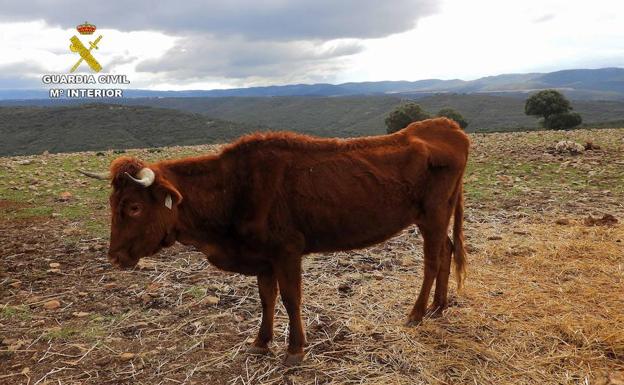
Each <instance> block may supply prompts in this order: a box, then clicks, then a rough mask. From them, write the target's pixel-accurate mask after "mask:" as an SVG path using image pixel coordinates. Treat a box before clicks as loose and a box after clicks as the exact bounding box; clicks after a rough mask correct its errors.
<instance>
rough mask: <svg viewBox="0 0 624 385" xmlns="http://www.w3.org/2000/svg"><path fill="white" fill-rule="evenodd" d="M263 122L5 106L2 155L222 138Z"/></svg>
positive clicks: (129, 109) (107, 108)
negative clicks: (245, 122)
mask: <svg viewBox="0 0 624 385" xmlns="http://www.w3.org/2000/svg"><path fill="white" fill-rule="evenodd" d="M261 128H262V127H260V126H252V125H246V124H242V123H234V122H227V121H223V120H219V119H210V118H207V117H206V116H204V115H198V114H191V113H187V112H181V111H176V110H172V109H164V108H152V107H144V106H121V105H109V104H93V105H89V104H87V105H78V106H66V107H53V108H44V107H0V137H2V141H0V156H7V155H27V154H39V153H42V152H44V151H49V152H51V153H56V152H75V151H87V150H107V149H127V148H138V147H161V146H171V145H190V144H202V143H221V142H226V141H229V140H231V139H233V138H236V137H238V136H240V135H241V133H246V132H251V131H256V130H258V129H261Z"/></svg>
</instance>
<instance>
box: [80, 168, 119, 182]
mask: <svg viewBox="0 0 624 385" xmlns="http://www.w3.org/2000/svg"><path fill="white" fill-rule="evenodd" d="M76 171H78V172H79V173H81V174H82V175H86V176H88V177H89V178H95V179H100V180H108V179H110V176H111V175H110V172H101V173H100V172H90V171H83V170H76Z"/></svg>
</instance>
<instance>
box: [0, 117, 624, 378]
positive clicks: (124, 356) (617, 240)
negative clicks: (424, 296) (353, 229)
mask: <svg viewBox="0 0 624 385" xmlns="http://www.w3.org/2000/svg"><path fill="white" fill-rule="evenodd" d="M564 139H565V140H572V141H575V142H578V143H580V144H585V143H586V142H587V141H593V143H594V144H595V145H598V146H600V148H599V149H592V150H587V151H583V152H582V153H580V154H576V155H573V154H570V153H563V154H558V153H553V151H552V150H551V149H550V147H551V146H552V145H554V143H555V142H557V141H559V140H564ZM472 141H473V151H472V154H471V161H470V165H469V169H468V172H467V174H466V177H465V181H466V204H467V211H466V223H465V233H466V237H467V246H468V261H469V271H468V278H467V281H466V289H465V291H464V292H463V293H462V294H460V295H458V294H457V293H456V292H455V290H454V289H453V290H451V297H452V300H451V306H450V307H449V309H448V310H447V311H445V312H444V314H443V315H442V317H440V318H436V319H426V320H425V321H424V322H423V324H421V325H420V326H418V327H405V326H403V321H404V320H405V317H406V316H407V313H408V311H409V310H410V308H411V306H412V305H413V303H414V301H415V298H416V295H417V294H418V291H419V287H420V282H421V279H422V241H421V238H420V235H419V234H418V232H417V231H416V229H415V228H408V229H406V230H405V231H404V232H402V233H401V234H400V235H398V236H397V237H395V238H393V239H391V240H389V241H388V242H386V243H383V244H379V245H377V246H375V247H372V248H369V249H364V250H357V251H352V252H348V253H332V254H316V255H310V256H308V257H307V258H306V260H305V264H304V270H305V273H304V319H305V322H306V330H307V338H308V347H307V350H306V351H307V356H306V359H305V361H304V363H303V365H301V366H299V367H294V368H287V367H285V366H284V365H283V364H282V360H283V358H284V350H285V347H286V337H287V317H286V314H285V311H284V309H283V307H282V306H281V304H280V305H279V306H278V310H277V315H276V329H275V332H276V335H275V340H274V342H273V345H272V351H273V354H272V355H270V356H252V355H249V354H247V353H246V348H247V347H248V346H249V344H250V342H251V341H252V340H253V337H254V336H255V333H256V331H257V327H258V325H259V320H260V312H261V310H260V303H259V298H258V294H257V290H256V283H255V279H254V278H250V277H243V276H239V275H233V274H228V273H223V272H220V271H217V270H216V269H215V268H213V267H212V266H210V265H209V264H208V262H207V261H206V260H205V258H204V257H203V256H202V255H201V254H200V253H197V252H196V251H194V250H192V249H189V248H185V247H182V246H179V245H177V246H174V247H173V248H171V249H168V250H166V251H164V252H161V253H160V254H158V255H157V256H155V257H151V258H146V259H144V260H142V261H141V263H140V264H139V266H138V267H137V268H136V269H134V270H131V271H118V270H115V269H113V268H112V267H111V266H110V265H109V264H108V262H107V260H106V251H107V226H108V222H107V221H108V211H107V200H106V196H107V193H108V190H107V189H108V187H107V186H106V185H104V184H101V183H97V182H96V181H90V180H87V181H85V180H83V179H81V178H80V177H78V176H77V175H75V173H74V172H73V169H74V168H76V167H90V168H96V167H97V168H103V167H105V166H106V165H107V164H108V162H110V160H111V159H113V158H114V157H116V156H118V154H116V153H113V152H112V151H108V152H104V153H101V154H95V153H79V154H59V155H49V154H45V155H41V156H37V157H13V158H0V384H29V385H33V384H126V383H128V384H129V383H133V384H150V385H151V384H468V383H470V384H612V385H618V384H624V328H623V326H622V325H624V225H623V224H622V222H623V221H624V204H623V202H624V129H614V130H578V131H573V132H532V133H512V134H489V135H473V136H472ZM214 150H216V147H214V146H196V147H189V148H170V149H163V150H135V151H129V153H130V154H132V155H137V156H140V157H142V158H146V159H160V158H165V157H177V156H183V155H188V154H193V153H198V152H204V151H214Z"/></svg>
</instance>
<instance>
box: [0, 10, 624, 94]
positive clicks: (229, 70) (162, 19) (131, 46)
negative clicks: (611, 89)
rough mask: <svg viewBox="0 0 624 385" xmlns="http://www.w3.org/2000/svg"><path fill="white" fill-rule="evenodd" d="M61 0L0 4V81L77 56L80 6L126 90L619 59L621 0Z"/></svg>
mask: <svg viewBox="0 0 624 385" xmlns="http://www.w3.org/2000/svg"><path fill="white" fill-rule="evenodd" d="M0 3H2V1H1V0H0ZM5 3H6V2H5ZM65 3H67V4H69V3H71V1H70V0H63V2H58V3H57V2H55V3H52V2H50V3H47V2H45V4H47V5H45V4H44V3H41V4H44V5H45V6H44V5H42V6H35V5H34V4H33V3H32V2H28V1H24V2H22V3H19V4H18V3H16V2H12V3H11V4H2V7H1V8H0V9H2V12H1V13H2V14H1V15H0V20H2V19H4V20H5V21H4V22H0V46H2V50H3V51H2V55H1V56H0V88H20V87H28V88H31V87H33V85H35V86H36V85H37V84H38V79H39V77H40V76H41V75H42V74H43V73H67V71H68V69H69V68H70V67H71V65H72V64H73V63H74V62H75V60H76V59H77V55H76V54H75V53H73V52H70V51H69V38H70V37H71V36H72V35H74V34H76V31H75V29H74V25H75V24H78V23H80V22H81V21H82V18H84V17H87V16H88V17H91V15H94V17H95V19H90V21H92V22H93V23H95V24H96V25H98V28H100V29H98V31H97V32H96V36H97V35H99V34H102V35H103V39H102V41H101V42H100V49H99V50H97V51H95V53H94V55H95V56H96V57H97V58H98V60H99V61H100V63H101V64H102V65H103V67H104V71H105V72H107V73H117V74H126V75H128V77H129V79H130V80H131V82H132V84H131V85H130V87H132V88H152V89H198V88H204V89H205V88H226V87H241V86H250V85H270V84H285V83H301V82H346V81H374V80H418V79H424V78H444V79H450V78H462V79H466V80H469V79H474V78H477V77H481V76H487V75H496V74H500V73H514V72H516V73H517V72H545V71H552V70H559V69H566V68H582V67H584V68H597V67H606V66H619V67H624V45H622V41H624V23H622V22H621V20H619V19H618V18H619V15H622V14H624V2H622V1H621V0H594V1H593V2H591V3H587V2H581V1H563V0H527V1H496V0H473V1H469V2H468V1H465V0H445V1H443V2H440V1H417V0H401V1H400V2H385V3H384V2H381V3H380V2H377V1H375V2H373V1H365V2H357V4H356V3H354V2H334V1H330V0H327V1H321V2H319V1H309V2H308V1H305V2H303V1H302V2H285V1H283V0H271V1H269V2H263V6H262V7H260V6H259V5H258V4H260V3H258V2H253V1H247V0H245V1H243V0H237V1H235V2H227V3H226V2H214V4H213V7H212V8H211V12H208V11H207V10H206V9H207V8H206V6H203V7H200V8H201V10H199V8H197V9H195V8H193V7H198V5H197V4H199V3H194V2H190V3H179V4H178V5H176V7H173V8H171V7H172V6H171V4H176V3H167V4H166V5H162V4H158V3H157V4H158V5H151V6H150V15H152V16H150V17H149V18H146V17H145V15H144V13H145V12H146V9H145V7H146V5H145V4H143V3H141V2H137V3H124V4H126V5H125V6H120V5H119V4H121V3H119V4H117V3H112V4H117V5H116V6H115V5H114V6H110V5H108V4H105V3H101V4H100V3H97V4H94V5H90V6H89V7H84V6H82V5H81V6H80V7H78V8H79V9H81V12H83V13H84V12H85V8H86V9H87V10H88V11H87V13H88V14H89V15H86V16H85V15H82V16H81V18H80V19H79V20H74V19H75V18H76V17H77V15H74V14H72V13H71V12H73V11H71V12H70V11H67V9H68V8H66V7H65V8H64V6H63V4H65ZM51 4H54V6H53V5H51ZM81 4H82V3H81ZM127 4H129V5H127ZM150 4H152V3H150ZM389 4H390V5H389ZM48 5H49V7H52V8H54V10H52V8H49V7H48ZM243 5H245V6H243ZM46 7H48V8H46ZM189 7H190V8H189ZM393 7H394V8H393ZM120 9H124V13H123V14H122V13H120V12H121V11H120ZM64 10H65V11H64ZM193 10H195V11H196V12H193ZM165 11H166V12H169V13H170V16H169V18H167V14H166V12H165ZM200 11H201V12H200ZM76 12H77V11H76ZM172 12H173V13H172ZM207 12H208V13H207ZM332 12H333V13H332ZM120 15H123V17H121V16H120ZM96 16H99V17H100V18H101V20H96V19H97V17H96ZM286 16H290V17H286ZM393 17H394V19H393ZM9 18H10V19H11V20H19V19H23V20H29V21H24V22H15V21H7V20H8V19H9ZM202 18H203V19H202ZM44 19H45V20H46V21H44ZM217 19H219V20H220V21H215V20H217ZM256 19H257V20H256ZM202 20H203V23H201V22H200V21H202ZM209 21H210V22H209ZM213 21H214V23H213ZM417 21H418V24H417V27H414V26H416V22H417ZM211 23H213V24H211ZM59 25H66V27H64V28H62V27H60V26H59ZM128 30H133V32H127V31H128ZM123 31H126V32H123ZM158 31H162V32H158ZM348 36H352V37H353V38H346V37H348ZM80 38H81V39H82V41H84V42H86V41H88V40H89V39H88V38H87V37H84V36H80ZM93 38H95V36H94V37H92V38H91V39H93ZM81 69H82V70H87V67H86V66H85V67H81Z"/></svg>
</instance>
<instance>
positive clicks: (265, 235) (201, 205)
mask: <svg viewBox="0 0 624 385" xmlns="http://www.w3.org/2000/svg"><path fill="white" fill-rule="evenodd" d="M468 147H469V141H468V138H467V136H466V135H465V134H464V132H463V131H462V130H461V129H460V128H459V126H458V125H457V124H456V123H455V122H453V121H451V120H448V119H446V118H438V119H430V120H425V121H422V122H418V123H412V124H410V125H409V126H408V127H406V128H405V129H403V130H401V131H399V132H396V133H394V134H391V135H384V136H377V137H367V138H357V139H347V140H341V139H321V138H314V137H309V136H303V135H297V134H293V133H266V134H254V135H249V136H246V137H243V138H241V139H240V140H238V141H237V142H236V143H234V144H231V145H229V146H227V147H225V148H224V149H223V150H222V151H221V153H219V154H217V155H205V156H201V157H196V158H185V159H179V160H166V161H161V162H157V163H153V164H149V165H148V164H145V163H143V162H142V161H140V160H138V159H135V158H130V157H122V158H118V159H116V160H115V161H113V163H112V165H111V169H110V174H108V177H109V178H110V179H111V180H112V186H113V191H112V194H111V196H110V205H111V211H112V223H111V238H110V249H109V253H108V255H109V259H110V261H111V262H112V263H113V264H114V265H116V266H121V267H132V266H135V265H136V264H137V262H138V261H139V258H141V257H144V256H148V255H152V254H154V253H156V252H158V251H159V250H161V249H162V248H163V247H167V246H171V245H173V244H174V243H175V242H176V241H178V242H180V243H182V244H185V245H192V246H194V247H196V248H197V249H199V250H201V251H202V252H203V253H205V254H206V255H207V257H208V260H209V261H210V262H211V263H212V264H214V265H215V266H216V267H218V268H220V269H223V270H226V271H231V272H237V273H242V274H246V275H255V276H257V278H258V289H259V292H260V299H261V302H262V322H261V324H260V331H259V333H258V336H257V337H256V339H255V341H254V343H253V346H252V347H251V349H250V350H251V351H253V352H255V353H266V352H268V351H269V342H270V341H271V338H272V336H273V313H274V307H275V301H276V297H277V292H278V289H279V292H280V294H281V297H282V301H283V303H284V306H285V307H286V310H287V312H288V317H289V326H290V327H289V343H288V354H287V356H286V362H287V363H288V364H295V363H298V362H300V361H301V360H302V359H303V355H304V352H303V347H304V344H305V334H304V330H303V325H302V321H301V314H300V313H301V258H302V255H304V254H308V253H323V252H332V251H338V250H351V249H356V248H363V247H367V246H370V245H373V244H376V243H378V242H382V241H384V240H386V239H388V238H390V237H392V236H393V235H395V234H397V233H398V232H399V231H401V230H402V229H404V228H405V227H407V226H409V225H411V224H416V225H418V228H419V229H420V232H421V233H422V235H423V238H424V262H425V274H424V279H423V283H422V288H421V291H420V295H419V296H418V299H417V300H416V303H415V305H414V307H413V309H412V311H411V312H410V314H409V317H408V324H417V323H419V322H420V321H421V320H422V318H423V316H424V315H425V314H426V313H427V302H428V298H429V293H430V290H431V287H432V284H433V282H434V280H437V283H436V289H435V295H434V300H433V304H432V306H431V307H430V308H429V312H431V313H439V312H440V311H441V310H442V309H444V308H445V307H446V306H447V291H448V279H449V272H450V265H451V255H452V254H454V255H455V263H456V274H457V281H458V287H459V288H461V286H462V284H463V279H464V275H465V251H464V246H463V234H462V222H463V219H462V217H463V198H462V197H463V193H462V175H463V173H464V169H465V167H466V161H467V158H468ZM86 174H88V175H90V176H94V174H91V173H86ZM95 176H97V175H95ZM452 215H454V227H453V241H451V240H450V238H449V237H448V236H447V231H448V227H449V222H450V218H451V216H452Z"/></svg>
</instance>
